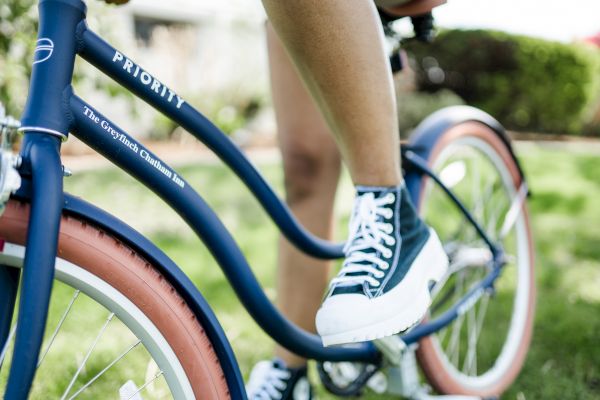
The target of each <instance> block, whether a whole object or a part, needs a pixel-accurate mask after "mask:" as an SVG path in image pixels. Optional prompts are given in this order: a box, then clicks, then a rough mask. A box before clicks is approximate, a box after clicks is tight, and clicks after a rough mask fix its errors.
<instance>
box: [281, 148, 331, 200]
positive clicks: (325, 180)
mask: <svg viewBox="0 0 600 400" xmlns="http://www.w3.org/2000/svg"><path fill="white" fill-rule="evenodd" d="M282 154H283V164H284V182H285V190H286V198H287V201H288V203H289V204H290V205H293V204H294V203H298V202H302V201H304V200H307V199H310V198H313V197H314V196H319V195H323V194H326V193H324V192H325V191H328V190H329V191H335V188H336V186H337V182H338V177H339V173H340V155H339V152H338V150H337V148H336V147H335V146H318V144H317V145H315V144H312V145H306V144H299V143H297V144H296V145H291V146H288V148H287V149H282ZM327 194H328V193H327Z"/></svg>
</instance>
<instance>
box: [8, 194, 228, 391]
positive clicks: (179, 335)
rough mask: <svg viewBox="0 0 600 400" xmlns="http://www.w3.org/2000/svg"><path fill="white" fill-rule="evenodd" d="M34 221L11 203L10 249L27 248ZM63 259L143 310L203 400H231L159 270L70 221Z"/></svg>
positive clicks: (210, 354)
mask: <svg viewBox="0 0 600 400" xmlns="http://www.w3.org/2000/svg"><path fill="white" fill-rule="evenodd" d="M28 217H29V205H28V204H25V203H20V202H17V201H15V200H11V201H9V202H8V204H7V205H6V210H5V211H4V214H3V215H2V217H1V218H0V237H1V238H2V239H3V240H4V241H5V242H6V243H12V244H17V245H23V244H24V242H25V236H26V231H27V221H28ZM58 257H59V259H62V260H66V261H68V262H69V263H72V264H74V265H76V266H77V267H79V268H81V269H83V270H85V271H87V272H89V273H91V274H92V275H94V276H96V277H98V278H100V279H101V280H102V281H104V282H106V283H107V284H109V285H110V286H112V287H113V288H114V289H116V290H117V291H118V292H120V293H121V294H123V295H124V296H125V297H126V298H127V299H128V300H130V301H131V302H132V303H133V304H134V305H135V306H137V308H139V310H141V312H142V313H143V314H144V315H145V316H146V317H147V318H148V319H149V320H150V321H151V322H152V324H153V325H154V326H155V327H156V328H157V329H158V331H160V333H161V334H162V336H163V337H164V339H165V340H166V342H167V343H168V345H169V346H170V347H171V349H172V351H173V352H174V354H175V356H176V358H177V359H178V360H179V363H180V365H181V367H182V368H183V370H184V371H185V375H186V376H187V380H188V381H189V384H190V385H191V387H192V390H193V394H194V396H195V397H196V398H197V399H211V400H216V399H221V400H222V399H229V398H230V394H229V390H228V388H227V382H226V381H225V376H224V373H223V370H222V369H221V366H220V363H219V359H218V357H217V355H216V353H215V350H214V349H213V347H212V345H211V342H210V340H209V338H208V336H207V335H206V333H205V331H204V329H203V328H202V326H201V325H200V323H199V322H198V320H197V319H196V317H195V315H194V313H193V312H192V311H191V309H190V308H189V307H188V305H187V304H186V302H185V300H184V299H183V298H182V297H181V296H180V295H179V294H178V293H177V291H176V290H175V289H174V288H173V286H171V284H170V283H169V282H168V281H167V280H166V279H165V278H164V277H163V276H162V275H161V274H160V272H158V270H157V269H156V268H154V266H152V265H151V264H150V263H149V262H147V261H146V260H145V259H144V258H142V257H141V256H140V255H138V254H137V253H136V252H135V251H134V250H132V249H131V248H129V247H127V246H125V245H124V244H123V243H121V242H120V241H119V240H117V239H116V238H114V237H112V236H111V235H109V234H108V233H106V232H104V231H102V230H100V229H98V228H96V227H94V226H92V225H90V224H88V223H86V222H84V221H81V220H79V219H76V218H74V217H70V216H65V215H63V217H62V220H61V226H60V237H59V248H58ZM57 260H58V259H57ZM71 393H72V392H71Z"/></svg>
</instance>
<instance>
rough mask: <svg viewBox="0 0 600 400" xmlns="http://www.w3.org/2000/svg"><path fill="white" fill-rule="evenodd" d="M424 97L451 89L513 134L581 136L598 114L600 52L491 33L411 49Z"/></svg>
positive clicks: (450, 36) (452, 34)
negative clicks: (533, 133) (540, 133)
mask: <svg viewBox="0 0 600 400" xmlns="http://www.w3.org/2000/svg"><path fill="white" fill-rule="evenodd" d="M407 50H408V51H409V53H410V54H411V57H412V62H413V65H412V67H413V68H414V69H415V71H416V73H417V81H418V86H419V89H420V90H423V91H427V92H435V91H438V90H440V89H450V90H452V91H454V92H455V93H457V94H458V95H459V96H460V97H462V98H463V99H464V100H465V101H466V102H467V103H468V104H471V105H473V106H476V107H479V108H482V109H483V110H485V111H487V112H489V113H490V114H492V115H493V116H495V117H496V118H498V119H499V120H500V122H502V123H503V124H504V125H505V126H506V127H507V128H509V129H515V130H522V131H535V132H546V133H568V134H581V133H583V132H584V130H588V131H590V132H591V131H594V130H596V129H598V128H599V127H597V126H593V124H592V123H591V120H592V116H593V114H594V112H595V111H597V108H596V109H594V107H597V106H598V104H599V103H598V100H599V98H600V96H598V93H599V89H600V51H597V50H595V49H592V48H587V47H584V46H583V45H568V44H563V43H558V42H551V41H546V40H543V39H537V38H531V37H526V36H519V35H512V34H508V33H504V32H497V31H487V30H447V31H442V32H441V33H440V34H439V36H438V37H437V38H436V40H435V41H434V43H432V44H429V45H424V44H419V43H410V44H409V45H408V46H407Z"/></svg>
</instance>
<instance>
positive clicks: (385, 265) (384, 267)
mask: <svg viewBox="0 0 600 400" xmlns="http://www.w3.org/2000/svg"><path fill="white" fill-rule="evenodd" d="M380 268H381V269H382V270H384V271H386V270H388V269H389V268H390V264H389V263H384V264H382V265H381V267H380Z"/></svg>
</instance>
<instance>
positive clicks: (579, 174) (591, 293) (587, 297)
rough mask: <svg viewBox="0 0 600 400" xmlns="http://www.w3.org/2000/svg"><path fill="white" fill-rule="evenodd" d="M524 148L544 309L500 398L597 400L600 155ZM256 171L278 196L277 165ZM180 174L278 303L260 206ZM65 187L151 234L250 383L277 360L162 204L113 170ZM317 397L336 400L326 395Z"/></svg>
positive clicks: (215, 169)
mask: <svg viewBox="0 0 600 400" xmlns="http://www.w3.org/2000/svg"><path fill="white" fill-rule="evenodd" d="M519 149H520V155H521V159H522V162H523V165H524V167H525V170H526V173H527V174H528V177H529V179H530V184H531V188H532V191H533V193H534V196H533V197H532V199H531V203H530V210H531V214H532V220H533V227H534V237H535V241H536V247H537V264H536V266H537V280H538V307H537V316H536V325H535V332H534V338H533V343H532V346H531V350H530V353H529V355H528V358H527V362H526V364H525V367H524V369H523V372H522V374H521V375H520V376H519V378H518V379H517V381H516V382H515V384H514V385H513V387H512V388H511V389H510V390H509V391H508V392H507V393H506V395H505V397H504V398H508V399H513V398H517V399H519V400H522V399H598V398H600V340H599V339H598V338H599V337H600V205H599V200H598V199H600V157H599V156H597V155H595V154H591V153H590V154H585V153H584V154H580V153H575V152H572V151H564V150H560V151H559V150H552V149H545V148H542V147H540V146H536V145H531V144H527V145H523V146H520V147H519ZM260 169H261V171H262V172H264V173H265V175H266V177H267V179H268V180H269V181H270V182H271V183H272V184H273V185H274V186H275V187H276V188H277V189H278V190H279V191H280V192H281V188H282V185H281V181H282V179H281V171H280V168H279V166H278V165H260ZM178 170H179V171H180V172H181V175H182V176H184V177H185V178H187V180H188V182H190V183H191V184H192V185H193V186H194V187H195V188H197V189H198V190H199V191H200V193H202V194H203V196H204V197H205V198H206V199H207V201H208V202H209V203H210V204H211V205H212V206H214V208H215V209H216V210H217V212H218V214H219V215H220V216H221V217H222V219H223V220H224V222H225V224H226V225H227V226H228V228H230V229H231V231H232V232H233V234H234V236H235V238H236V240H237V241H238V243H239V245H240V247H241V248H242V250H243V251H244V253H245V254H246V255H247V257H248V260H249V262H250V264H251V265H252V266H253V268H254V271H255V273H256V274H257V276H258V277H259V279H260V281H261V283H262V284H263V285H264V287H265V289H266V291H267V294H268V295H269V296H270V297H271V298H274V297H275V291H274V276H275V263H276V257H277V254H276V246H275V245H276V240H277V231H276V229H275V227H274V225H273V224H272V223H271V222H270V221H269V220H268V219H267V217H266V216H265V214H264V212H263V211H262V210H261V209H260V207H259V205H258V204H257V202H256V201H254V200H253V199H252V197H251V196H250V195H249V193H248V192H247V190H246V189H245V188H244V187H243V186H242V184H241V183H240V182H239V181H238V180H237V178H236V177H234V176H233V175H232V174H231V173H230V172H229V171H227V170H226V169H225V168H224V167H222V166H221V165H220V164H219V165H191V166H186V167H183V168H178ZM66 188H67V190H68V191H69V192H71V193H73V194H77V195H81V196H83V197H85V198H86V199H87V200H89V201H91V202H93V203H94V204H96V205H99V206H100V207H102V208H104V209H106V210H108V211H110V212H112V213H113V214H115V215H117V216H118V217H119V218H122V219H123V220H125V221H126V222H128V223H129V224H131V225H132V226H134V227H135V228H136V229H138V230H140V231H141V232H143V233H144V234H146V235H148V236H149V237H150V238H151V239H152V240H153V241H154V242H155V243H156V244H158V245H159V246H160V247H161V248H162V249H163V250H164V251H165V252H166V253H167V254H168V255H169V256H170V257H172V259H173V260H174V261H175V262H176V263H177V264H178V265H180V266H181V268H182V269H183V270H184V271H185V272H187V273H188V275H189V276H190V277H191V279H192V280H193V281H194V282H195V283H196V284H197V286H198V287H199V289H200V290H201V291H202V293H203V294H204V296H205V297H206V298H207V299H208V301H209V302H210V303H211V305H212V306H213V308H214V309H215V311H216V313H217V315H218V317H219V319H220V321H221V323H222V324H223V326H224V328H225V330H226V332H227V335H228V337H229V339H230V341H231V342H232V343H233V347H234V349H235V352H236V355H237V357H238V360H239V362H240V366H241V368H242V371H243V372H244V375H245V376H247V374H248V372H249V370H250V369H251V367H252V365H253V364H254V363H255V362H256V361H258V360H261V359H265V358H270V357H271V351H272V349H273V344H272V342H271V341H270V340H269V338H268V337H267V336H266V335H265V334H264V333H262V332H261V331H260V329H259V328H258V327H257V326H256V324H255V323H254V322H253V321H252V320H251V319H250V317H249V316H248V315H247V314H246V313H245V311H244V309H243V308H242V307H241V306H240V303H239V302H238V300H237V299H236V297H235V295H234V293H233V291H232V290H231V289H230V287H229V286H228V284H227V282H226V281H225V279H224V277H223V274H222V273H221V271H220V270H219V268H218V266H217V265H216V264H215V262H214V261H213V260H212V259H211V257H210V255H209V253H208V251H207V250H206V249H205V248H204V247H203V246H202V244H201V243H200V242H199V241H198V239H196V238H195V236H194V235H193V234H192V232H191V230H190V229H189V228H187V227H186V226H185V225H184V224H183V223H182V222H181V221H180V220H179V218H178V217H177V216H176V215H175V214H174V213H173V212H171V211H170V210H167V209H165V208H164V207H163V204H162V202H161V201H160V200H159V199H157V198H156V197H154V196H153V195H151V193H150V192H149V191H148V190H146V189H145V188H142V187H140V186H139V185H137V184H134V183H133V181H132V179H131V178H129V177H127V176H124V174H123V173H121V172H119V171H115V170H113V169H107V170H101V171H94V172H85V173H79V174H75V176H73V177H71V178H68V179H67V180H66ZM350 198H351V187H350V185H349V183H348V180H347V179H345V181H344V183H343V185H342V189H341V191H340V195H339V196H338V202H339V207H338V210H339V213H340V221H341V222H340V226H342V228H341V229H340V232H339V234H340V237H341V236H343V231H344V228H343V225H344V224H345V220H346V217H345V216H346V215H347V212H348V204H347V203H348V200H349V199H350ZM320 398H321V399H329V398H333V397H332V396H330V395H328V394H326V393H325V392H323V391H321V390H320ZM368 398H370V399H378V398H384V397H381V396H376V395H369V396H368Z"/></svg>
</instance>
